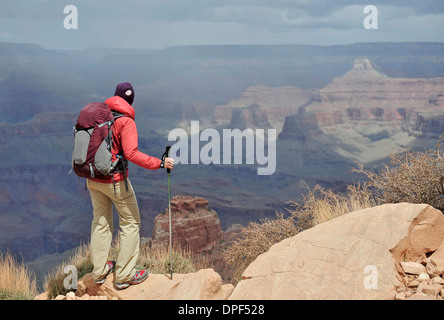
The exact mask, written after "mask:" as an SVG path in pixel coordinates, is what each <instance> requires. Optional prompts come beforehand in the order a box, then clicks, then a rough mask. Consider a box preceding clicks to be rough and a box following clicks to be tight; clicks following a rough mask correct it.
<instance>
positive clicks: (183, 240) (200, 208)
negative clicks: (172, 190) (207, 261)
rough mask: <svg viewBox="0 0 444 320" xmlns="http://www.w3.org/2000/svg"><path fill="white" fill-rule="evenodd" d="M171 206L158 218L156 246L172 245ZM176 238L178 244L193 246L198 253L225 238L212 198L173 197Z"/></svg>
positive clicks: (153, 238)
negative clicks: (169, 211)
mask: <svg viewBox="0 0 444 320" xmlns="http://www.w3.org/2000/svg"><path fill="white" fill-rule="evenodd" d="M168 215H169V213H168V208H167V209H166V210H165V211H164V212H163V213H160V214H159V215H157V217H156V218H155V219H154V228H153V233H152V245H153V246H158V245H168V243H169V218H168ZM171 216H172V238H173V243H174V244H175V245H177V244H179V245H180V246H182V247H187V248H190V249H191V250H192V251H193V252H195V253H204V252H208V251H210V250H211V249H212V248H213V246H214V244H215V243H216V242H218V241H220V240H222V238H223V232H222V230H221V228H220V220H219V217H218V216H217V213H216V211H214V210H211V209H210V208H208V201H207V200H206V199H203V198H195V197H190V196H175V197H173V198H172V199H171Z"/></svg>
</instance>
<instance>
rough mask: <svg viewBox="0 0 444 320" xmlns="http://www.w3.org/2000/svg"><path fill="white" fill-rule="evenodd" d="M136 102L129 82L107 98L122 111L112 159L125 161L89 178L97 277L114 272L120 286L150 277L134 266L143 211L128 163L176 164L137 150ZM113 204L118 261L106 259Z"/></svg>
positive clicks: (115, 129)
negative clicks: (117, 229) (106, 174)
mask: <svg viewBox="0 0 444 320" xmlns="http://www.w3.org/2000/svg"><path fill="white" fill-rule="evenodd" d="M133 101H134V89H133V87H132V86H131V84H130V83H128V82H125V83H120V84H118V85H117V86H116V90H115V95H114V96H113V97H111V98H109V99H107V100H106V101H105V103H106V104H107V105H108V107H109V108H110V109H111V110H113V111H117V112H118V113H119V114H120V117H118V118H117V119H116V120H115V122H114V125H113V148H112V160H113V161H114V160H115V159H116V157H117V155H122V159H123V160H124V161H119V166H120V167H118V168H119V170H118V171H116V172H115V173H114V174H113V175H112V176H110V177H108V178H105V179H103V178H101V179H98V178H88V179H87V186H88V189H89V191H90V194H91V201H92V205H93V209H94V218H93V221H92V225H91V262H92V264H93V265H94V271H93V276H94V280H95V282H96V283H97V284H102V283H104V282H105V280H106V277H107V276H108V274H110V273H112V272H114V271H115V272H116V273H115V285H116V287H117V288H118V289H125V288H127V287H128V286H129V285H132V284H139V283H141V282H142V281H144V280H145V279H146V278H147V277H148V270H146V269H142V270H139V271H136V269H135V266H136V262H137V259H138V256H139V241H140V236H139V231H140V214H139V207H138V205H137V200H136V196H135V194H134V190H133V188H132V186H131V182H130V180H129V179H128V176H127V166H125V163H127V162H126V161H127V160H128V161H131V162H132V163H134V164H136V165H138V166H140V167H143V168H145V169H150V170H155V169H159V168H167V169H172V168H173V164H174V159H172V158H165V159H164V161H162V160H161V159H158V158H155V157H151V156H148V155H146V154H144V153H142V152H140V151H139V150H138V134H137V128H136V123H135V122H134V116H135V111H134V108H133V107H132V104H133ZM122 115H123V116H122ZM113 204H114V206H115V207H116V210H117V213H118V215H119V225H120V229H121V232H120V250H119V254H118V258H117V261H115V262H114V261H107V260H108V254H109V251H110V247H111V240H112V231H113Z"/></svg>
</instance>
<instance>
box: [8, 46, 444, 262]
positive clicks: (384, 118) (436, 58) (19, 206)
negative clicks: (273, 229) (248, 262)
mask: <svg viewBox="0 0 444 320" xmlns="http://www.w3.org/2000/svg"><path fill="white" fill-rule="evenodd" d="M123 58H124V59H123ZM122 61H125V63H123V62H122ZM0 67H1V68H0V111H1V112H2V118H1V120H0V121H1V122H0V155H1V157H0V174H1V175H2V179H1V181H0V212H1V215H0V220H1V224H0V228H1V232H0V250H2V251H3V250H10V251H12V252H13V253H16V254H17V255H18V256H20V257H22V258H23V259H24V260H25V261H32V260H34V259H36V258H39V257H42V256H44V255H46V254H58V253H62V252H64V251H67V250H69V249H71V248H74V247H76V246H78V244H79V243H81V242H85V241H88V239H89V229H90V223H91V217H92V216H91V214H92V208H91V203H90V198H89V194H88V191H87V190H85V186H84V181H83V179H78V178H77V177H76V176H75V175H73V174H71V175H69V174H68V173H69V171H70V159H71V152H72V132H73V131H72V127H73V125H74V123H75V119H76V116H77V115H78V112H79V110H80V109H81V107H82V106H83V105H84V104H86V103H88V102H91V101H103V100H104V99H106V98H107V97H108V96H110V95H112V94H113V92H114V91H113V90H114V87H115V84H116V82H118V81H120V80H121V79H125V81H126V80H129V81H131V82H132V83H133V85H134V86H135V91H136V92H137V94H136V102H135V105H134V107H135V110H136V124H137V127H138V130H139V149H140V150H141V151H143V152H145V153H147V154H149V155H152V156H157V157H160V156H161V155H162V153H163V151H164V150H165V146H166V145H170V144H171V142H169V141H168V139H167V138H168V132H170V131H171V130H172V129H173V128H181V129H183V130H184V131H185V132H187V133H188V135H189V136H190V129H191V126H190V124H191V122H192V121H199V124H200V128H199V129H200V130H201V131H203V130H205V129H214V130H216V131H217V132H219V134H221V133H222V132H223V130H224V129H231V130H233V129H240V130H244V129H247V128H251V129H252V130H255V131H256V130H258V129H263V130H271V129H274V130H276V132H277V140H276V171H275V172H274V174H273V175H269V176H258V175H257V169H258V164H257V163H256V164H251V165H250V164H248V165H247V164H246V163H245V158H243V160H244V162H243V163H242V164H234V162H230V165H223V164H221V165H217V164H211V163H210V164H208V165H207V164H203V163H199V164H190V162H188V163H189V164H186V165H185V164H184V165H178V166H176V167H175V169H174V172H173V173H172V176H171V180H172V193H173V196H176V195H183V196H191V197H202V198H205V199H206V200H207V201H208V206H209V207H210V208H212V209H213V210H214V211H216V212H217V214H218V217H219V220H220V228H221V229H222V231H225V230H227V229H229V228H230V226H232V225H237V224H240V225H247V224H248V223H249V222H250V221H259V220H260V219H261V218H264V217H270V218H272V217H274V216H275V212H276V211H278V212H284V213H285V212H286V211H285V207H286V203H287V202H288V201H291V200H296V199H298V198H299V197H300V195H301V194H303V193H304V192H305V191H306V189H305V188H306V186H307V185H308V186H313V185H314V184H321V185H323V186H324V187H328V188H334V189H335V190H341V188H344V186H345V185H346V184H347V183H350V182H352V181H355V180H356V179H357V178H356V177H353V176H351V175H350V169H351V167H353V166H354V165H355V162H356V161H358V162H361V163H363V164H364V165H365V166H366V167H367V168H374V169H377V168H380V167H381V164H382V163H383V162H384V161H386V160H387V156H388V155H389V154H390V153H391V152H394V151H395V152H402V151H405V150H407V149H418V150H424V148H435V147H436V143H437V139H438V138H439V137H440V135H441V132H442V129H443V128H444V116H443V115H442V112H441V110H442V107H443V106H444V96H443V94H444V80H443V79H444V78H443V77H444V45H443V44H435V43H431V44H419V43H405V44H354V45H347V46H332V47H317V46H216V47H212V46H208V47H206V46H195V47H175V48H167V49H163V50H154V51H142V52H141V51H137V50H134V51H131V50H126V51H125V50H112V49H102V50H101V49H98V48H96V49H88V50H84V51H81V52H70V51H51V50H45V49H44V48H41V47H38V46H34V45H26V44H6V43H0ZM67 75H69V76H67ZM122 81H123V80H122ZM220 136H222V135H220ZM264 149H265V150H267V145H264ZM221 150H222V149H221ZM264 156H265V154H264ZM243 157H244V156H243ZM130 179H131V183H132V184H133V186H134V188H135V190H136V194H137V197H138V202H139V206H140V211H141V216H142V226H141V236H142V237H146V238H148V237H151V236H152V232H153V228H154V225H155V222H154V219H155V217H156V216H157V215H158V214H159V213H160V212H163V211H164V210H165V208H166V207H167V177H166V173H165V172H163V171H146V170H143V169H141V168H138V167H136V166H133V165H131V164H130Z"/></svg>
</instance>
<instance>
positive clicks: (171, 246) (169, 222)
mask: <svg viewBox="0 0 444 320" xmlns="http://www.w3.org/2000/svg"><path fill="white" fill-rule="evenodd" d="M170 148H171V146H167V147H166V150H165V153H164V154H163V156H162V160H165V158H169V156H170ZM170 173H171V170H170V169H167V174H168V224H169V232H170V275H171V280H173V237H172V231H171V179H170Z"/></svg>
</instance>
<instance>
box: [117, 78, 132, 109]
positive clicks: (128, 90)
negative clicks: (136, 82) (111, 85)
mask: <svg viewBox="0 0 444 320" xmlns="http://www.w3.org/2000/svg"><path fill="white" fill-rule="evenodd" d="M114 95H116V96H119V97H121V98H123V99H125V100H126V102H128V103H129V104H130V105H132V104H133V101H134V89H133V86H132V85H131V83H129V82H123V83H119V84H118V85H117V86H116V92H115V93H114Z"/></svg>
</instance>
